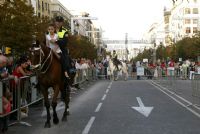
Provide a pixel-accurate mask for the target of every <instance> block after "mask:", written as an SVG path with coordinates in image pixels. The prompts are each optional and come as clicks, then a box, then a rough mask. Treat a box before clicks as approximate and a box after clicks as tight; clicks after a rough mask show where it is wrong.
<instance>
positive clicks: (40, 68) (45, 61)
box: [34, 47, 53, 74]
mask: <svg viewBox="0 0 200 134" xmlns="http://www.w3.org/2000/svg"><path fill="white" fill-rule="evenodd" d="M37 50H39V51H40V60H39V63H38V64H36V65H35V66H34V67H36V68H37V67H39V71H40V73H42V74H45V73H46V72H47V71H48V69H49V68H50V66H51V64H52V60H53V56H52V50H50V52H49V55H48V56H47V58H46V59H45V60H44V62H42V60H43V59H42V56H45V54H44V52H43V50H42V48H41V47H38V48H34V51H37ZM49 59H50V62H49V63H48V65H47V67H46V68H45V69H44V65H45V64H46V63H47V61H48V60H49ZM43 69H44V71H42V70H43Z"/></svg>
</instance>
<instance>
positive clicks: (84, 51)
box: [68, 36, 97, 60]
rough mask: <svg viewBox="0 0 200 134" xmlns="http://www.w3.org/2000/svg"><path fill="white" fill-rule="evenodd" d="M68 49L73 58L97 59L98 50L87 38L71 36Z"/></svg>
mask: <svg viewBox="0 0 200 134" xmlns="http://www.w3.org/2000/svg"><path fill="white" fill-rule="evenodd" d="M68 45H69V46H68V48H69V51H70V55H71V56H72V57H73V58H88V59H91V60H93V59H96V58H97V49H96V48H95V46H94V44H92V43H91V42H90V41H89V40H88V39H87V38H86V37H83V36H70V37H69V44H68Z"/></svg>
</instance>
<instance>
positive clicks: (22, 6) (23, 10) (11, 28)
mask: <svg viewBox="0 0 200 134" xmlns="http://www.w3.org/2000/svg"><path fill="white" fill-rule="evenodd" d="M34 20H35V16H34V12H33V8H32V6H30V5H26V3H25V0H13V1H6V2H5V3H4V4H2V5H0V24H1V25H0V43H1V44H2V45H4V46H9V47H11V48H14V49H15V50H16V51H17V52H21V51H22V50H23V49H26V48H28V47H29V46H30V45H31V44H32V38H33V34H34V23H33V22H34ZM22 48H23V49H22Z"/></svg>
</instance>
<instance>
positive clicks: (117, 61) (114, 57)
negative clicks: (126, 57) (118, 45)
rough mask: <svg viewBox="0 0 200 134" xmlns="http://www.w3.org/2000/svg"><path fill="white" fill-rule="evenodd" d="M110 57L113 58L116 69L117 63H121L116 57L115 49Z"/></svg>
mask: <svg viewBox="0 0 200 134" xmlns="http://www.w3.org/2000/svg"><path fill="white" fill-rule="evenodd" d="M112 58H113V63H114V65H115V66H116V68H117V70H119V68H118V65H122V63H121V62H120V61H119V60H118V59H117V54H116V51H115V50H113V56H112Z"/></svg>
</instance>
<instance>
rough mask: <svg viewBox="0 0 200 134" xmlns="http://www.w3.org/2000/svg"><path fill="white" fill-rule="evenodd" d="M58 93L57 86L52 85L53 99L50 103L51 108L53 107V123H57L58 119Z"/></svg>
mask: <svg viewBox="0 0 200 134" xmlns="http://www.w3.org/2000/svg"><path fill="white" fill-rule="evenodd" d="M58 94H59V87H58V86H54V95H53V100H52V104H51V105H52V108H53V123H54V124H58V123H59V119H58V116H57V112H56V106H57V97H58Z"/></svg>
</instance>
